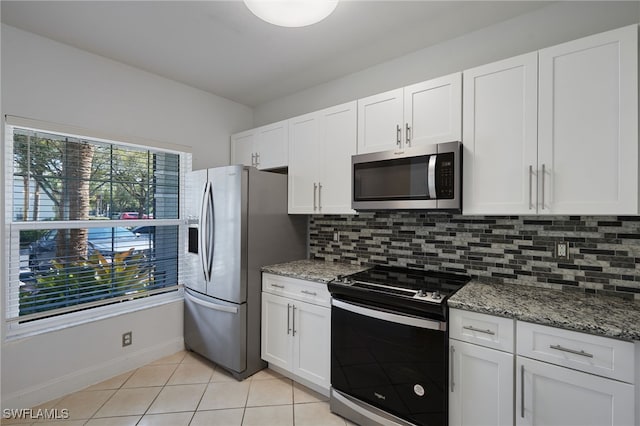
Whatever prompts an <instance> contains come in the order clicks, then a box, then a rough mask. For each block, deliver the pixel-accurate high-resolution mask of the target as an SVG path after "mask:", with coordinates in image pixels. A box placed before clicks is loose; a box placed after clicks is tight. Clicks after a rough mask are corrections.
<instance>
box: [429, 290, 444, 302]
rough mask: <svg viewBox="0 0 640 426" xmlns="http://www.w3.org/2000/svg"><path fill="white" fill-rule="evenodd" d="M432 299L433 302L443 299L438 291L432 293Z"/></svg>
mask: <svg viewBox="0 0 640 426" xmlns="http://www.w3.org/2000/svg"><path fill="white" fill-rule="evenodd" d="M431 298H432V299H433V300H440V299H442V295H441V294H440V293H438V291H437V290H436V291H434V292H433V293H431Z"/></svg>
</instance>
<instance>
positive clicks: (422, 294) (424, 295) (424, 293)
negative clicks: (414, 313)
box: [416, 288, 427, 297]
mask: <svg viewBox="0 0 640 426" xmlns="http://www.w3.org/2000/svg"><path fill="white" fill-rule="evenodd" d="M416 296H418V297H427V292H426V291H424V289H422V288H421V289H420V290H418V293H416Z"/></svg>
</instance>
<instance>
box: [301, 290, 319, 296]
mask: <svg viewBox="0 0 640 426" xmlns="http://www.w3.org/2000/svg"><path fill="white" fill-rule="evenodd" d="M300 292H301V293H304V294H309V295H311V296H317V295H318V293H316V292H315V291H307V290H300Z"/></svg>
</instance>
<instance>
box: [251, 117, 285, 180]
mask: <svg viewBox="0 0 640 426" xmlns="http://www.w3.org/2000/svg"><path fill="white" fill-rule="evenodd" d="M256 154H257V159H256V167H258V168H259V169H261V170H268V169H277V168H281V167H287V165H288V159H289V121H288V120H284V121H280V122H278V123H273V124H268V125H266V126H262V127H258V129H257V130H256Z"/></svg>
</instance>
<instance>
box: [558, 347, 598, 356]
mask: <svg viewBox="0 0 640 426" xmlns="http://www.w3.org/2000/svg"><path fill="white" fill-rule="evenodd" d="M549 347H550V348H551V349H555V350H557V351H562V352H569V353H570V354H575V355H580V356H586V357H587V358H593V354H590V353H588V352H585V351H584V350H582V349H581V350H579V351H577V350H575V349H569V348H565V347H562V346H560V345H549Z"/></svg>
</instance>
